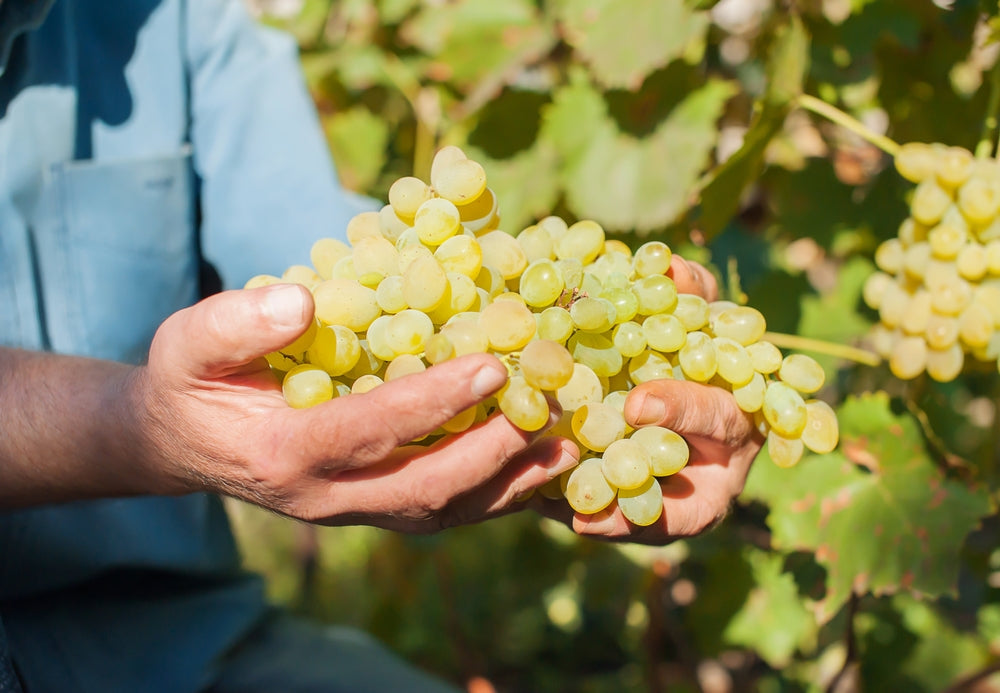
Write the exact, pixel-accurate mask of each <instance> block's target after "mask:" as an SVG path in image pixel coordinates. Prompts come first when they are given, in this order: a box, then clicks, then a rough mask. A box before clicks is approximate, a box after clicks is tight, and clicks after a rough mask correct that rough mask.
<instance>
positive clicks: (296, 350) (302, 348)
mask: <svg viewBox="0 0 1000 693" xmlns="http://www.w3.org/2000/svg"><path fill="white" fill-rule="evenodd" d="M319 326H320V323H319V321H318V320H316V319H315V318H313V320H312V322H310V323H309V326H308V327H307V328H306V330H305V332H303V333H302V334H300V335H299V336H298V337H296V338H295V341H294V342H292V343H291V344H289V345H288V346H286V347H284V348H282V349H279V350H278V351H279V352H281V353H282V354H286V355H290V356H301V355H302V354H304V353H305V352H306V349H308V348H309V347H310V346H311V345H312V343H313V340H315V339H316V333H317V331H318V330H319Z"/></svg>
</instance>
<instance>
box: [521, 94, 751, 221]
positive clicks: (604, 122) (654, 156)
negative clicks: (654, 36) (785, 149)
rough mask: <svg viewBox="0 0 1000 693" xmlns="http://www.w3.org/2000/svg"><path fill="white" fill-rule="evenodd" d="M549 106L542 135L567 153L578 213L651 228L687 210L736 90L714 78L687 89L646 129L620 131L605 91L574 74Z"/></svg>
mask: <svg viewBox="0 0 1000 693" xmlns="http://www.w3.org/2000/svg"><path fill="white" fill-rule="evenodd" d="M568 89H570V92H569V93H567V94H559V95H557V97H556V98H555V99H554V102H553V104H552V106H551V107H550V108H549V109H547V111H546V112H545V116H544V124H543V127H542V133H541V135H540V137H547V138H549V139H550V141H551V142H553V144H554V145H555V147H556V149H557V150H558V151H559V153H560V154H561V155H562V156H563V161H564V165H563V167H562V180H563V184H564V186H565V189H566V199H567V201H568V204H569V207H570V208H571V209H572V211H573V213H574V214H576V215H577V216H578V217H581V218H589V219H594V220H596V221H598V222H599V223H601V224H602V225H604V227H605V228H606V229H607V230H609V231H630V230H634V231H636V232H639V233H640V234H642V233H648V232H650V231H652V230H655V229H659V228H662V227H664V226H666V225H667V224H669V223H670V222H672V221H674V220H676V219H677V218H678V216H680V215H681V214H682V213H683V212H685V211H686V210H687V209H688V207H689V203H690V196H691V192H692V188H693V186H694V184H695V182H696V180H697V179H698V177H699V175H700V173H701V172H702V170H704V167H705V164H706V162H707V159H708V156H709V153H710V152H711V150H712V148H713V147H714V146H715V140H716V137H717V135H718V133H717V130H716V127H715V121H716V119H717V118H718V117H719V115H720V114H721V112H722V108H723V106H724V104H725V103H726V101H727V100H728V99H729V97H730V96H732V94H733V93H734V91H733V90H734V87H733V85H732V84H731V83H729V82H724V81H721V80H711V81H709V82H708V83H706V84H705V85H704V86H702V87H701V88H700V89H697V90H695V91H693V92H692V93H691V94H689V95H687V96H686V97H685V98H684V100H683V101H681V102H680V104H679V105H678V106H677V107H676V108H675V109H673V111H671V113H670V115H669V116H668V117H667V118H666V119H665V120H664V121H663V122H662V123H661V124H660V125H659V126H658V127H657V128H656V130H655V131H654V132H653V133H652V134H651V135H650V136H648V137H644V138H635V137H631V136H628V135H625V134H623V133H621V132H620V131H619V130H618V129H617V127H616V126H615V124H614V122H613V121H612V120H611V119H610V117H609V116H608V114H607V108H606V106H605V104H604V102H603V99H601V97H600V94H598V93H597V92H596V90H594V88H593V87H592V86H587V85H583V84H581V83H579V81H578V82H576V83H574V84H572V85H571V86H570V87H569V88H568Z"/></svg>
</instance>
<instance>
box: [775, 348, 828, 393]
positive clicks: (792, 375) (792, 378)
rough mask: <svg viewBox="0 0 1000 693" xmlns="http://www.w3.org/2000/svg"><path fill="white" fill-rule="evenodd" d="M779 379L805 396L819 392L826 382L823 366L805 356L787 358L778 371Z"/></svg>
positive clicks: (792, 355) (796, 355)
mask: <svg viewBox="0 0 1000 693" xmlns="http://www.w3.org/2000/svg"><path fill="white" fill-rule="evenodd" d="M778 377H779V378H781V382H783V383H786V384H788V385H791V386H792V387H793V388H795V389H796V390H798V391H799V392H802V393H805V394H812V393H813V392H816V391H818V390H819V389H820V388H821V387H823V383H824V382H825V381H826V373H825V372H824V371H823V366H821V365H819V363H818V362H817V361H816V359H814V358H813V357H811V356H806V355H805V354H789V355H788V356H786V357H785V358H784V360H783V361H782V362H781V368H779V369H778Z"/></svg>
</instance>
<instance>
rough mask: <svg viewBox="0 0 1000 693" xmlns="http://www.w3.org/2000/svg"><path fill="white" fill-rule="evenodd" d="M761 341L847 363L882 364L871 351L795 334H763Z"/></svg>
mask: <svg viewBox="0 0 1000 693" xmlns="http://www.w3.org/2000/svg"><path fill="white" fill-rule="evenodd" d="M763 339H765V340H767V341H769V342H771V343H772V344H774V346H776V347H779V348H783V349H796V350H798V351H812V352H814V353H817V354H826V355H827V356H835V357H837V358H842V359H847V360H848V361H854V362H855V363H860V364H863V365H865V366H877V365H879V364H880V363H882V357H881V356H879V355H878V354H876V353H875V352H873V351H868V350H867V349H861V348H858V347H852V346H848V345H846V344H837V343H835V342H827V341H824V340H822V339H810V338H809V337H800V336H799V335H797V334H784V333H782V332H765V333H764V337H763Z"/></svg>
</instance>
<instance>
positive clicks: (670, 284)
mask: <svg viewBox="0 0 1000 693" xmlns="http://www.w3.org/2000/svg"><path fill="white" fill-rule="evenodd" d="M632 292H633V293H635V297H636V298H637V299H638V300H639V314H640V315H655V314H657V313H669V312H670V311H672V310H673V309H674V308H675V307H676V306H677V287H676V286H675V285H674V280H673V279H671V278H670V277H666V276H663V275H660V274H652V275H650V276H648V277H642V278H641V279H637V280H636V281H635V282H633V283H632Z"/></svg>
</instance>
